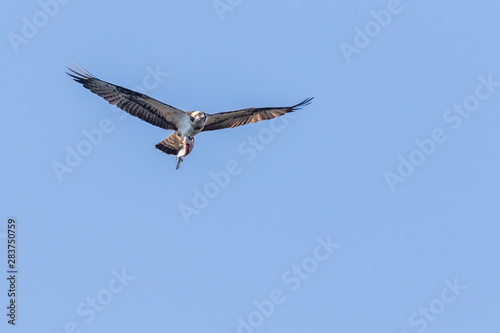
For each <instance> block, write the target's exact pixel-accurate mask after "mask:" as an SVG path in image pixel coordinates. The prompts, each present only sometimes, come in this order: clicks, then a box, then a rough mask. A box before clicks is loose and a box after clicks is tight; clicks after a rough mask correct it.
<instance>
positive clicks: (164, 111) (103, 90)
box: [66, 66, 189, 131]
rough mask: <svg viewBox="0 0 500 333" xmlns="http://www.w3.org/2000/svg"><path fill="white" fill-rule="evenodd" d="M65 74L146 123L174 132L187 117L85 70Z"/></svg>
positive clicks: (72, 70)
mask: <svg viewBox="0 0 500 333" xmlns="http://www.w3.org/2000/svg"><path fill="white" fill-rule="evenodd" d="M68 69H69V70H70V71H71V72H72V73H66V74H68V75H69V76H71V77H72V78H73V79H74V80H75V81H76V82H78V83H81V84H82V85H83V86H84V87H85V88H87V89H88V90H90V91H91V92H93V93H94V94H97V95H99V96H101V97H102V98H104V99H105V100H106V101H108V102H109V104H112V105H116V106H117V107H119V108H120V109H122V110H124V111H126V112H128V113H130V114H131V115H133V116H136V117H137V118H140V119H142V120H144V121H147V122H148V123H150V124H152V125H155V126H158V127H161V128H164V129H167V130H174V131H176V130H177V128H178V126H179V124H180V123H181V122H182V121H187V119H188V118H189V115H188V114H186V113H185V112H184V111H181V110H179V109H177V108H174V107H173V106H170V105H168V104H165V103H162V102H160V101H157V100H156V99H154V98H151V97H149V96H147V95H144V94H141V93H139V92H136V91H133V90H130V89H127V88H123V87H120V86H117V85H114V84H111V83H108V82H105V81H102V80H99V79H98V78H96V77H95V76H93V75H92V74H90V73H89V72H88V71H86V70H82V69H80V68H78V67H76V66H75V69H72V68H69V67H68Z"/></svg>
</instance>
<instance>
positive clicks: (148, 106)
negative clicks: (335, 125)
mask: <svg viewBox="0 0 500 333" xmlns="http://www.w3.org/2000/svg"><path fill="white" fill-rule="evenodd" d="M67 68H68V69H69V70H70V71H71V73H66V74H68V75H69V76H71V77H72V78H73V79H74V80H75V81H76V82H78V83H81V84H82V85H83V86H84V87H85V88H87V89H89V90H90V91H91V92H93V93H94V94H97V95H99V96H101V97H102V98H104V99H105V100H106V101H108V102H109V104H112V105H116V106H117V107H119V108H120V109H122V110H124V111H126V112H128V113H129V114H131V115H132V116H135V117H138V118H140V119H142V120H144V121H146V122H148V123H150V124H152V125H155V126H158V127H161V128H163V129H166V130H173V131H174V133H172V134H171V135H170V136H169V137H167V138H166V139H165V140H163V141H162V142H159V143H158V144H156V146H155V147H156V148H157V149H159V150H161V151H162V152H164V153H166V154H169V155H176V156H177V167H176V169H178V168H179V164H180V163H181V162H182V161H183V158H184V157H185V156H187V155H188V154H189V153H190V152H191V151H192V150H193V146H194V136H195V135H196V134H198V133H200V132H206V131H214V130H219V129H223V128H233V127H237V126H241V125H245V124H250V123H256V122H258V121H261V120H268V119H273V118H276V117H279V116H282V115H284V114H285V113H288V112H292V111H295V110H299V109H300V108H302V107H304V106H306V105H308V104H309V103H310V102H311V100H312V99H313V98H312V97H311V98H307V99H305V100H303V101H302V102H300V103H298V104H295V105H293V106H289V107H266V108H247V109H241V110H235V111H228V112H220V113H215V114H208V113H205V112H202V111H182V110H179V109H177V108H175V107H173V106H171V105H168V104H165V103H162V102H160V101H157V100H156V99H154V98H151V97H149V96H147V95H145V94H142V93H139V92H136V91H133V90H129V89H127V88H123V87H120V86H117V85H114V84H111V83H108V82H105V81H102V80H100V79H98V78H96V77H95V76H93V75H92V74H90V73H89V72H88V71H87V70H85V69H84V70H82V69H80V68H78V67H76V66H75V69H72V68H69V67H67Z"/></svg>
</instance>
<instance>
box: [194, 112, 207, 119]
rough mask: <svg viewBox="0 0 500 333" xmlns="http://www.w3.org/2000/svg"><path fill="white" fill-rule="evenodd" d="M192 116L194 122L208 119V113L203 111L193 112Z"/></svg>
mask: <svg viewBox="0 0 500 333" xmlns="http://www.w3.org/2000/svg"><path fill="white" fill-rule="evenodd" d="M191 117H192V118H193V121H194V122H199V121H205V120H206V119H207V115H206V114H205V112H202V111H194V112H193V113H191Z"/></svg>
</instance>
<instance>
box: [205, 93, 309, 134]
mask: <svg viewBox="0 0 500 333" xmlns="http://www.w3.org/2000/svg"><path fill="white" fill-rule="evenodd" d="M312 99H313V97H311V98H308V99H305V100H303V101H302V102H300V103H299V104H295V105H293V106H289V107H270V108H248V109H241V110H236V111H228V112H221V113H216V114H209V115H208V120H207V123H206V125H205V127H204V128H203V131H214V130H218V129H223V128H233V127H237V126H241V125H246V124H250V123H256V122H258V121H261V120H268V119H273V118H276V117H279V116H282V115H284V114H285V113H288V112H293V111H295V110H299V109H301V108H302V107H304V106H306V105H309V104H310V103H311V101H312Z"/></svg>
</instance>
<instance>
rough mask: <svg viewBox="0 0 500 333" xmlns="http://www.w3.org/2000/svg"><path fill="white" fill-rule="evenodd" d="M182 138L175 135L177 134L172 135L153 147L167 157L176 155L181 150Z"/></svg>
mask: <svg viewBox="0 0 500 333" xmlns="http://www.w3.org/2000/svg"><path fill="white" fill-rule="evenodd" d="M182 145H183V143H182V138H181V137H180V136H178V135H177V132H174V133H172V134H171V135H170V136H169V137H168V138H166V139H165V140H163V141H162V142H158V143H157V144H156V145H155V147H156V149H159V150H161V151H162V152H164V153H165V154H168V155H177V154H178V153H179V151H180V150H181V149H182Z"/></svg>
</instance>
